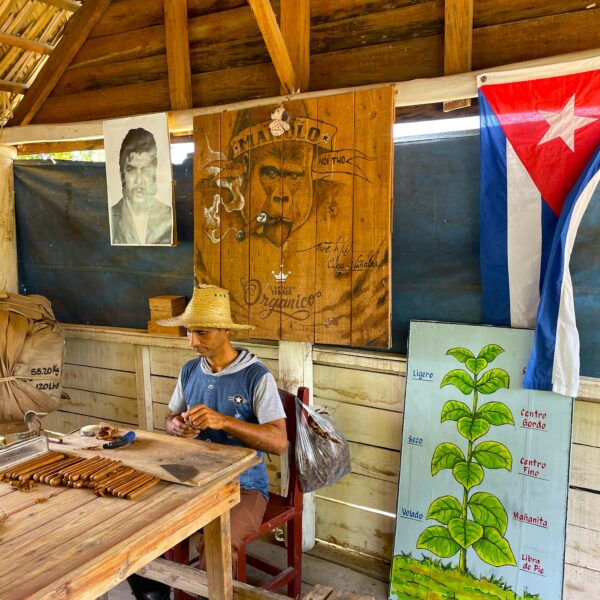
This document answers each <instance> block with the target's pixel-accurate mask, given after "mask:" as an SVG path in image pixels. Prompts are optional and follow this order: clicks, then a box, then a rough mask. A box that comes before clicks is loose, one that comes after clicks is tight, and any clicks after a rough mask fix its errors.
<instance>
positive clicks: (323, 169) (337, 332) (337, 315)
mask: <svg viewBox="0 0 600 600" xmlns="http://www.w3.org/2000/svg"><path fill="white" fill-rule="evenodd" d="M317 111H318V118H319V120H321V121H325V122H326V123H343V124H344V127H340V128H338V130H337V132H336V134H335V137H334V138H333V141H332V149H333V150H334V151H344V150H345V153H344V154H343V155H342V156H343V158H344V161H345V162H348V159H350V160H353V159H354V94H343V95H339V96H328V97H326V98H319V100H318V106H317ZM340 154H341V153H340ZM336 158H339V157H337V156H336ZM316 159H317V164H318V169H319V172H320V173H321V174H322V179H320V180H318V181H317V184H316V186H315V203H316V209H317V239H319V240H327V241H329V244H328V245H324V246H323V247H322V249H321V248H320V249H319V251H317V252H315V289H316V290H319V291H320V292H321V295H320V296H319V297H318V298H317V300H316V303H315V311H316V313H317V314H318V315H319V316H318V319H317V320H316V322H315V342H316V343H319V344H346V345H350V343H351V335H350V333H351V314H352V212H351V211H349V210H339V208H338V202H340V201H343V198H352V197H353V195H354V177H353V172H354V168H353V167H352V165H351V164H349V165H348V168H347V172H348V174H342V173H339V172H338V171H337V169H336V168H335V167H336V166H337V165H335V164H334V159H333V158H332V157H327V156H326V155H324V156H321V152H320V151H319V150H317V157H316ZM322 163H325V164H322ZM326 173H327V176H325V174H326Z"/></svg>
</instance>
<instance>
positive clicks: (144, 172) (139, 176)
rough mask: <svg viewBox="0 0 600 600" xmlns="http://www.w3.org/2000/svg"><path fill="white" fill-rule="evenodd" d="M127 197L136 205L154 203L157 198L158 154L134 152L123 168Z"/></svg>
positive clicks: (128, 157)
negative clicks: (153, 200)
mask: <svg viewBox="0 0 600 600" xmlns="http://www.w3.org/2000/svg"><path fill="white" fill-rule="evenodd" d="M123 179H124V183H125V195H126V196H127V198H128V199H129V200H130V201H131V202H134V203H135V204H144V203H146V202H150V201H152V199H153V198H154V197H155V196H156V153H155V152H139V153H138V152H132V153H131V154H129V155H128V156H127V158H126V159H125V165H124V167H123Z"/></svg>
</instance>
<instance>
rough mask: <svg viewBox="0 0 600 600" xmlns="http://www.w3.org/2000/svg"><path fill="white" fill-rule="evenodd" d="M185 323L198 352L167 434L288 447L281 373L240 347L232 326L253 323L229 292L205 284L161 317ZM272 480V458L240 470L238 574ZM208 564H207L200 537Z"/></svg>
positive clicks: (234, 534)
mask: <svg viewBox="0 0 600 600" xmlns="http://www.w3.org/2000/svg"><path fill="white" fill-rule="evenodd" d="M160 323H161V324H163V325H179V326H184V327H186V328H187V330H188V337H189V338H190V344H191V346H192V348H193V349H194V350H195V351H196V352H197V353H198V355H199V356H198V358H195V359H194V360H191V361H189V362H188V363H186V364H185V365H184V366H183V368H182V369H181V372H180V374H179V379H178V380H177V385H176V387H175V391H174V392H173V396H172V398H171V401H170V403H169V409H170V410H171V414H170V415H169V416H168V417H167V421H166V429H167V433H169V434H171V435H176V436H180V437H187V438H194V437H196V438H198V439H200V440H206V441H211V442H217V443H219V444H229V445H232V446H246V447H249V448H254V449H255V450H258V451H259V452H258V453H259V455H260V456H263V454H264V452H271V453H274V454H282V453H283V452H284V450H285V449H286V448H287V434H286V428H285V412H284V410H283V405H282V403H281V399H280V397H279V392H278V391H277V384H276V383H275V379H274V378H273V375H271V373H270V372H269V370H268V369H267V367H266V366H265V365H263V364H262V363H261V362H260V361H259V360H258V359H257V358H256V357H255V356H254V355H252V354H250V353H249V352H248V351H247V350H243V349H240V348H235V347H234V346H233V345H232V343H231V340H230V338H229V334H230V331H231V330H241V329H249V328H250V326H249V325H238V324H236V323H233V321H232V320H231V313H230V307H229V292H228V291H227V290H224V289H222V288H218V287H215V286H208V285H200V286H199V287H197V288H194V294H193V297H192V300H191V301H190V303H189V304H188V305H187V307H186V309H185V312H184V313H183V314H182V315H180V316H179V317H174V318H172V319H167V320H165V321H161V322H160ZM268 486H269V481H268V478H267V470H266V467H265V463H264V460H263V461H262V462H261V463H260V464H258V465H256V466H254V467H252V468H250V469H248V470H247V471H246V472H245V473H242V475H241V476H240V488H241V493H240V496H241V498H240V503H239V504H238V505H236V506H235V507H234V508H233V509H232V510H231V514H230V518H231V545H232V563H233V576H234V577H235V576H236V569H237V550H238V548H239V543H240V542H241V540H242V539H243V538H244V537H246V535H248V533H251V532H254V531H257V530H258V528H259V527H260V525H261V523H262V518H263V515H264V512H265V508H266V506H267V499H268ZM199 553H200V564H199V566H200V568H201V569H205V568H206V566H205V562H204V552H203V544H202V542H201V543H200V547H199Z"/></svg>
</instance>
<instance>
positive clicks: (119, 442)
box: [102, 431, 135, 450]
mask: <svg viewBox="0 0 600 600" xmlns="http://www.w3.org/2000/svg"><path fill="white" fill-rule="evenodd" d="M134 440H135V432H134V431H128V432H127V433H125V434H123V435H121V436H119V437H118V438H117V439H116V440H113V441H112V442H107V443H106V444H102V447H103V448H104V449H105V450H112V449H113V448H122V447H123V446H127V444H131V443H133V441H134Z"/></svg>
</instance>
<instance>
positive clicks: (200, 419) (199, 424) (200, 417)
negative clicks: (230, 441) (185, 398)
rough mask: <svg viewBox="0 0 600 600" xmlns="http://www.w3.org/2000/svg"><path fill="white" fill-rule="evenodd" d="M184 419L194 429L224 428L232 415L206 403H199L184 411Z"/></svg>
mask: <svg viewBox="0 0 600 600" xmlns="http://www.w3.org/2000/svg"><path fill="white" fill-rule="evenodd" d="M181 417H182V418H183V421H184V422H185V423H186V424H187V425H189V426H190V427H193V428H194V429H224V428H225V424H226V422H227V421H228V420H230V419H231V417H227V416H225V415H222V414H221V413H218V412H216V411H214V410H211V409H210V408H208V407H207V406H204V404H198V405H197V406H194V407H192V408H190V410H188V411H187V412H184V413H182V415H181Z"/></svg>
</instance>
